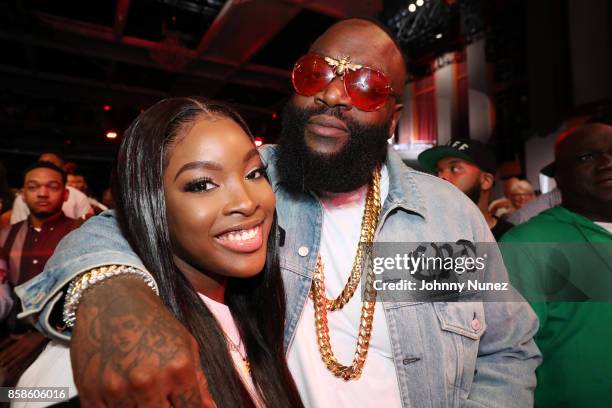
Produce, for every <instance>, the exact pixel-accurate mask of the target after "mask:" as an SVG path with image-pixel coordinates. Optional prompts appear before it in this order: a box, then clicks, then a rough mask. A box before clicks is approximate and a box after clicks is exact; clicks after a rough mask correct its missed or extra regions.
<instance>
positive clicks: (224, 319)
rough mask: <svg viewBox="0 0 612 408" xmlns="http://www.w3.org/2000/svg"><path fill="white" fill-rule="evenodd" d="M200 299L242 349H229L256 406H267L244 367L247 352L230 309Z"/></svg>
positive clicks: (205, 299)
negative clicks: (244, 357) (243, 357)
mask: <svg viewBox="0 0 612 408" xmlns="http://www.w3.org/2000/svg"><path fill="white" fill-rule="evenodd" d="M200 298H202V300H203V301H204V303H206V306H207V307H208V310H210V312H211V313H212V314H213V316H215V319H217V322H218V323H219V325H220V326H221V330H223V331H224V332H225V335H226V336H227V337H229V341H231V342H232V343H233V344H234V345H235V346H237V348H239V349H240V352H238V351H236V350H234V348H233V347H230V345H229V344H228V347H227V348H228V349H229V350H230V355H231V356H232V360H234V367H235V368H236V371H238V374H240V379H241V380H242V383H243V384H244V385H245V387H246V389H247V391H248V392H249V394H251V398H252V399H253V401H254V402H255V405H256V406H257V407H262V408H263V407H264V406H265V405H264V404H263V402H262V401H261V399H260V398H259V394H258V393H257V391H256V390H255V385H253V380H252V378H251V374H250V373H249V372H248V370H247V368H246V367H245V365H244V360H243V359H242V356H246V350H245V347H244V342H243V341H242V340H241V339H240V333H239V332H238V327H236V322H234V317H233V316H232V312H231V311H230V309H229V307H228V306H226V305H225V304H223V303H219V302H216V301H214V300H212V299H210V298H208V297H206V296H204V295H202V294H200ZM226 340H227V339H226Z"/></svg>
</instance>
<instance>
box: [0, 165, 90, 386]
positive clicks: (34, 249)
mask: <svg viewBox="0 0 612 408" xmlns="http://www.w3.org/2000/svg"><path fill="white" fill-rule="evenodd" d="M65 184H66V173H64V171H63V170H62V169H60V168H59V167H57V166H55V165H54V164H52V163H50V162H38V163H35V164H33V165H31V166H30V167H28V169H27V170H26V171H25V172H24V180H23V200H24V202H25V203H26V205H27V207H28V210H29V213H30V215H29V216H28V218H27V219H26V220H24V221H21V222H18V223H17V224H13V225H11V226H8V227H5V228H4V229H3V230H2V231H0V285H2V286H3V287H2V290H1V291H0V293H1V294H0V312H1V314H0V322H2V323H3V325H2V326H1V327H0V346H1V347H0V349H1V350H3V352H2V353H1V354H0V378H1V379H0V382H2V383H3V385H6V386H8V385H14V383H15V381H16V380H17V378H18V376H19V375H20V373H21V372H22V371H23V370H24V369H25V368H26V367H27V366H28V365H29V364H30V363H31V361H32V360H33V358H35V357H36V354H37V351H38V349H39V347H40V346H41V345H42V343H43V337H42V335H41V334H40V333H39V332H36V331H34V330H33V328H32V326H31V325H29V324H26V323H23V322H21V321H18V320H17V319H16V316H17V313H18V312H19V310H20V307H19V305H18V302H17V301H16V299H14V294H13V293H12V290H10V288H13V287H15V286H17V285H20V284H22V283H24V282H26V281H27V280H29V279H31V278H33V277H34V276H37V275H38V274H39V273H41V272H42V271H43V268H44V266H45V264H46V263H47V260H48V259H49V258H50V257H51V254H53V251H54V250H55V247H56V246H57V244H58V243H59V241H60V240H61V239H62V238H63V237H64V236H65V235H66V234H68V233H69V232H70V231H72V230H73V229H75V228H76V227H77V226H78V223H77V221H76V220H73V219H71V218H68V217H66V216H65V215H64V213H63V211H62V205H63V204H64V202H65V201H66V200H67V199H68V194H69V193H68V190H66V187H65Z"/></svg>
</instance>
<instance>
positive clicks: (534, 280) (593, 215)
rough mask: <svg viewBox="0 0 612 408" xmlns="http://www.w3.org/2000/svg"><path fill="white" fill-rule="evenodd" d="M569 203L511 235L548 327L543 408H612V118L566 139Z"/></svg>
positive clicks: (540, 389)
mask: <svg viewBox="0 0 612 408" xmlns="http://www.w3.org/2000/svg"><path fill="white" fill-rule="evenodd" d="M547 170H552V171H553V174H554V176H555V179H556V181H557V185H558V186H559V189H560V190H561V194H562V203H561V205H560V206H557V207H553V208H551V209H549V210H546V211H544V212H542V213H541V214H540V215H538V216H536V217H534V218H532V219H531V220H530V221H528V222H526V223H524V224H521V225H519V226H517V227H516V228H514V229H512V230H510V231H509V232H508V233H506V234H505V235H504V236H503V238H502V240H501V243H502V244H501V245H502V252H503V254H504V261H505V262H506V266H507V268H508V273H509V275H510V278H511V280H512V282H513V284H514V285H515V286H516V287H517V288H518V289H519V290H520V291H521V292H522V293H523V295H524V296H525V297H526V298H527V300H529V301H530V303H531V305H532V307H533V309H534V310H535V312H536V313H537V315H538V317H539V319H540V329H539V331H538V334H537V335H536V337H535V340H536V343H537V344H538V346H539V347H540V350H541V351H542V354H543V356H544V362H543V363H542V365H541V366H540V367H539V368H538V370H537V378H538V385H537V388H536V393H535V405H536V407H607V408H609V407H612V302H611V301H612V232H611V231H612V117H611V116H607V117H606V116H601V117H597V118H593V119H591V120H589V121H588V122H587V123H585V124H584V125H582V126H580V127H578V128H576V129H572V130H570V131H568V132H566V134H564V135H562V136H560V137H559V139H558V140H557V144H556V147H555V162H554V163H553V164H552V165H551V166H550V167H548V169H547Z"/></svg>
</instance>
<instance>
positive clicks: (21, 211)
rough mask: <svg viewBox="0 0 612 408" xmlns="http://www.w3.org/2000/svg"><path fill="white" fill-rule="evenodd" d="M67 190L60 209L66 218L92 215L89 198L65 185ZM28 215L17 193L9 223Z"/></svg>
mask: <svg viewBox="0 0 612 408" xmlns="http://www.w3.org/2000/svg"><path fill="white" fill-rule="evenodd" d="M66 188H67V189H68V191H69V192H70V193H68V200H66V201H64V204H63V205H62V211H64V214H65V215H66V217H68V218H74V219H75V220H76V219H79V218H81V217H84V216H86V215H93V210H92V208H91V205H89V198H87V196H86V195H85V194H83V193H82V192H81V191H79V190H77V189H76V188H72V187H70V186H66ZM28 215H30V209H29V208H28V206H27V205H26V203H25V201H23V196H22V195H21V194H18V195H17V197H15V201H14V202H13V212H12V213H11V225H13V224H17V223H18V222H20V221H23V220H25V219H26V218H28Z"/></svg>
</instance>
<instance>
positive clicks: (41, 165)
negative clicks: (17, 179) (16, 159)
mask: <svg viewBox="0 0 612 408" xmlns="http://www.w3.org/2000/svg"><path fill="white" fill-rule="evenodd" d="M34 169H51V170H53V171H57V172H58V173H59V174H60V175H61V176H62V183H64V185H65V184H66V172H65V171H64V170H63V169H62V168H60V167H57V166H56V165H55V164H53V163H51V162H48V161H37V162H35V163H32V164H30V165H29V166H28V167H27V168H26V169H25V170H24V172H23V181H24V182H25V178H26V175H27V174H28V173H29V172H31V171H32V170H34Z"/></svg>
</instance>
